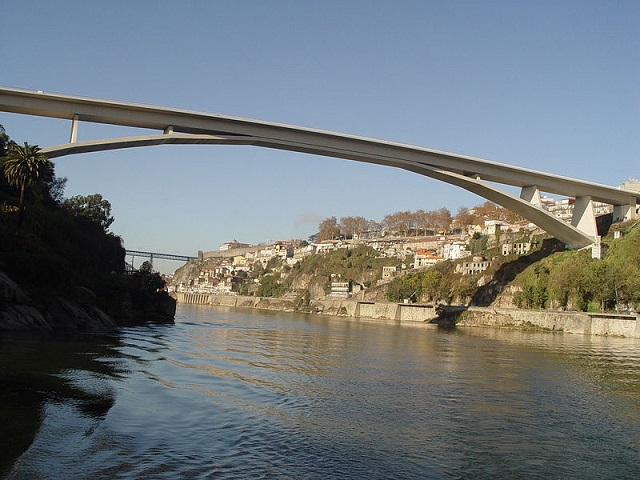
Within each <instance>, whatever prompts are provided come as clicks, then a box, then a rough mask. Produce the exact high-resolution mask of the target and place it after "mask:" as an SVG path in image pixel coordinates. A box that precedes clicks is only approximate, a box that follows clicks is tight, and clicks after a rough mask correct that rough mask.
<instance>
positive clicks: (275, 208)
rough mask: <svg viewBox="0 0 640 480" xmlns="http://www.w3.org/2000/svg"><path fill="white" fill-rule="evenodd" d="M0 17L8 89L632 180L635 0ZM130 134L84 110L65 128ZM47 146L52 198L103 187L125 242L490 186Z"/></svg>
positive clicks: (237, 151) (340, 164)
mask: <svg viewBox="0 0 640 480" xmlns="http://www.w3.org/2000/svg"><path fill="white" fill-rule="evenodd" d="M2 18H3V22H2V23H3V25H2V28H1V29H0V45H1V46H0V65H1V67H0V85H1V86H4V87H15V88H23V89H30V90H43V91H45V92H55V93H62V94H68V95H77V96H86V97H92V98H98V99H109V100H122V101H131V102H135V103H143V104H150V105H160V106H168V107H174V108H180V109H189V110H196V111H202V112H208V113H217V114H226V115H232V116H239V117H247V118H254V119H260V120H267V121H273V122H279V123H286V124H293V125H300V126H305V127H312V128H318V129H323V130H331V131H336V132H341V133H348V134H354V135H361V136H365V137H371V138H377V139H382V140H388V141H393V142H401V143H407V144H411V145H416V146H420V147H426V148H432V149H437V150H444V151H449V152H453V153H459V154H464V155H470V156H474V157H479V158H484V159H487V160H492V161H496V162H502V163H508V164H514V165H519V166H523V167H527V168H532V169H536V170H542V171H546V172H550V173H556V174H560V175H567V176H571V177H576V178H581V179H585V180H590V181H594V182H598V183H604V184H610V185H619V184H621V183H622V182H624V181H626V180H628V179H630V178H638V177H640V158H639V154H638V152H639V151H640V88H638V85H639V84H640V27H639V25H640V2H638V1H636V0H629V1H625V0H616V1H605V0H602V1H589V0H578V1H571V0H551V1H547V0H538V1H535V2H522V1H516V0H513V1H495V0H484V1H482V2H478V1H466V0H459V1H458V0H442V1H430V0H420V1H408V0H407V1H402V0H398V1H393V2H392V1H377V0H369V1H364V0H343V1H334V0H323V1H311V0H271V1H266V0H265V1H255V0H250V1H244V0H219V1H215V0H210V1H204V0H201V1H200V0H195V1H189V2H176V1H171V2H168V1H160V0H158V1H150V0H149V1H141V0H138V1H131V0H126V1H120V0H109V1H102V0H92V1H90V2H87V1H83V0H79V1H71V0H57V1H56V2H51V1H48V0H42V1H33V0H3V2H2ZM0 124H2V125H4V127H5V129H6V131H7V133H8V134H9V136H10V137H11V138H12V139H13V140H15V141H17V142H19V143H22V142H25V141H26V142H29V143H30V144H37V145H39V146H40V147H47V146H53V145H58V144H62V143H65V142H67V141H68V138H69V131H70V122H69V121H66V120H56V119H46V118H38V117H31V116H25V115H17V114H9V113H3V112H0ZM136 133H137V132H136ZM149 133H158V132H149ZM130 134H132V133H131V131H129V130H128V129H125V128H123V127H114V126H104V125H95V124H89V123H81V124H80V127H79V132H78V140H89V139H97V138H110V137H120V136H127V135H130ZM54 163H55V166H56V174H57V176H59V177H66V178H67V179H68V182H67V187H66V191H65V196H66V197H71V196H74V195H89V194H93V193H100V194H102V196H103V197H104V198H106V199H107V200H109V201H110V203H111V205H112V213H113V215H114V217H115V222H114V223H113V225H112V226H111V231H113V232H114V233H116V234H118V235H120V236H121V237H122V238H123V241H124V245H125V247H126V248H128V249H131V250H144V251H152V252H162V253H176V254H182V255H195V254H196V253H197V251H198V250H203V251H210V250H217V249H218V248H219V245H220V244H221V243H223V242H227V241H230V240H233V239H237V240H238V241H240V242H246V243H253V244H258V243H269V242H273V241H276V240H289V239H294V238H303V239H304V238H307V237H308V236H309V235H311V234H313V233H315V232H316V231H317V227H318V224H319V222H320V221H321V220H322V219H324V218H327V217H331V216H335V217H337V218H338V219H339V218H340V217H344V216H351V215H361V216H364V217H366V218H369V219H373V220H378V221H379V220H381V219H382V218H383V217H384V216H385V215H387V214H389V213H394V212H397V211H403V210H411V211H415V210H417V209H424V210H432V209H437V208H441V207H447V208H449V209H450V210H451V211H452V212H453V213H455V211H456V210H457V209H458V208H459V207H461V206H466V207H472V206H474V205H478V204H480V203H483V202H484V199H482V198H480V197H477V196H475V195H473V194H471V193H469V192H466V191H465V190H461V189H459V188H457V187H454V186H451V185H448V184H444V183H440V182H438V181H436V180H433V179H430V178H426V177H422V176H419V175H417V174H414V173H410V172H405V171H403V170H399V169H394V168H391V167H383V166H376V165H368V164H362V163H358V162H353V161H348V160H340V159H330V158H324V157H318V156H313V155H307V154H300V153H294V152H283V151H277V150H268V149H264V148H259V147H250V146H242V147H240V146H155V147H146V148H135V149H127V150H119V151H109V152H96V153H90V154H83V155H75V156H68V157H62V158H58V159H55V161H54ZM142 260H143V259H139V260H136V262H141V261H142ZM154 266H155V267H156V268H157V269H159V270H161V271H163V272H164V273H171V272H172V271H173V270H174V269H176V268H177V267H179V266H180V264H179V263H175V262H158V261H156V262H154Z"/></svg>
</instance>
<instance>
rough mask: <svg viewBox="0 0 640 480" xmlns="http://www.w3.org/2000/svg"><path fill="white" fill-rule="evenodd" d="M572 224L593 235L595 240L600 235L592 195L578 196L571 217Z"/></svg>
mask: <svg viewBox="0 0 640 480" xmlns="http://www.w3.org/2000/svg"><path fill="white" fill-rule="evenodd" d="M571 225H573V226H574V227H576V228H577V229H578V230H580V231H581V232H583V233H586V234H587V235H589V236H591V237H593V239H594V240H595V238H596V237H597V236H598V228H597V227H596V215H595V213H594V209H593V200H592V199H591V197H589V196H586V197H576V203H575V205H574V206H573V216H572V217H571Z"/></svg>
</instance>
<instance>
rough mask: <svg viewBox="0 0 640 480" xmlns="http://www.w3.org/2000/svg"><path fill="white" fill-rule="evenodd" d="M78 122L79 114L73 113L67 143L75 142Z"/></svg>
mask: <svg viewBox="0 0 640 480" xmlns="http://www.w3.org/2000/svg"><path fill="white" fill-rule="evenodd" d="M78 123H80V116H79V115H74V116H73V120H71V135H69V143H76V141H77V140H78Z"/></svg>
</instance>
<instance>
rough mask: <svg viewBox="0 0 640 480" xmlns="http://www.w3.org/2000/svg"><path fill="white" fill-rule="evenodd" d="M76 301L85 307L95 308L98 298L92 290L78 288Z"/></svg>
mask: <svg viewBox="0 0 640 480" xmlns="http://www.w3.org/2000/svg"><path fill="white" fill-rule="evenodd" d="M74 293H75V298H74V299H75V301H76V302H78V303H79V304H80V305H82V306H85V307H95V306H96V300H97V296H96V294H95V293H93V292H92V291H91V290H89V289H88V288H85V287H76V289H75V292H74Z"/></svg>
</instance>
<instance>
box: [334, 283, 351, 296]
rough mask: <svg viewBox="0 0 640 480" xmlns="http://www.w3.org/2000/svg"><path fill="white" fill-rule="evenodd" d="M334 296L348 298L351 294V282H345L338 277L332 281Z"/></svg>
mask: <svg viewBox="0 0 640 480" xmlns="http://www.w3.org/2000/svg"><path fill="white" fill-rule="evenodd" d="M329 295H330V296H332V297H342V298H348V297H350V296H351V282H345V281H344V280H340V279H336V280H333V281H332V282H331V293H330V294H329Z"/></svg>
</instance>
